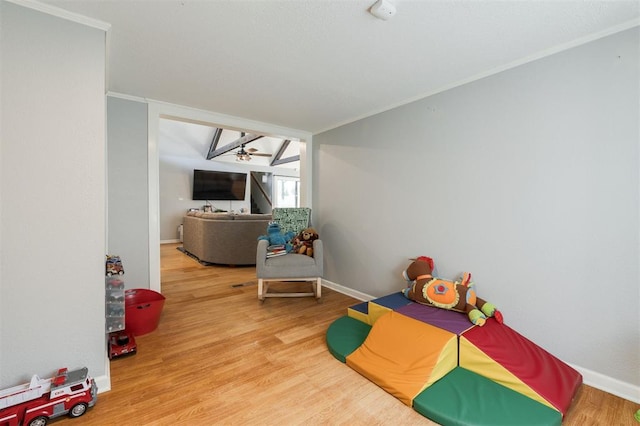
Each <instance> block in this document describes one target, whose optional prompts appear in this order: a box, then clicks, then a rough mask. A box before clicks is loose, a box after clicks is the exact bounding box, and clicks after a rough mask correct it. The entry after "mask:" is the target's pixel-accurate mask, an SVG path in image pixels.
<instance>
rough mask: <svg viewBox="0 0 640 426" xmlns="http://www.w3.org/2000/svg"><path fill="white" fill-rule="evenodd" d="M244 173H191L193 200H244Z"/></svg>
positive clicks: (204, 171)
mask: <svg viewBox="0 0 640 426" xmlns="http://www.w3.org/2000/svg"><path fill="white" fill-rule="evenodd" d="M246 186H247V174H246V173H233V172H217V171H212V170H194V171H193V196H192V199H194V200H244V193H245V188H246Z"/></svg>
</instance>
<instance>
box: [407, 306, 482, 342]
mask: <svg viewBox="0 0 640 426" xmlns="http://www.w3.org/2000/svg"><path fill="white" fill-rule="evenodd" d="M396 311H397V312H398V313H401V314H402V315H405V316H408V317H410V318H413V319H416V320H418V321H422V322H426V323H427V324H431V325H433V326H435V327H438V328H441V329H443V330H447V331H450V332H452V333H455V334H457V335H458V336H459V335H460V334H461V333H463V332H465V331H466V330H468V329H470V328H471V327H473V326H474V325H473V324H472V323H471V321H469V317H467V315H465V314H463V313H460V312H455V311H449V310H447V309H440V308H434V307H433V306H427V305H421V304H420V303H412V304H410V305H406V306H402V307H400V308H398V309H396Z"/></svg>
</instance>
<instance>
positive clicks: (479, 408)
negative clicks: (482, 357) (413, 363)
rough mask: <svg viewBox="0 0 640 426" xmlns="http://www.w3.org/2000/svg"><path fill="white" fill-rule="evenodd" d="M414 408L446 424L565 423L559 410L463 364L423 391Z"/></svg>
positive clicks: (514, 425)
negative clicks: (470, 369)
mask: <svg viewBox="0 0 640 426" xmlns="http://www.w3.org/2000/svg"><path fill="white" fill-rule="evenodd" d="M413 408H414V410H416V411H417V412H418V413H420V414H422V415H423V416H425V417H428V418H429V419H431V420H433V421H434V422H437V423H440V424H442V425H445V426H450V425H456V426H457V425H482V426H499V425H505V426H507V425H508V426H516V425H527V426H537V425H540V426H542V425H545V426H546V425H554V426H555V425H557V426H560V424H561V423H562V414H561V413H560V412H559V411H556V410H554V409H552V408H550V407H548V406H546V405H544V404H541V403H539V402H538V401H535V400H533V399H531V398H529V397H526V396H524V395H522V394H519V393H518V392H515V391H513V390H511V389H509V388H507V387H504V386H502V385H499V384H498V383H496V382H494V381H491V380H489V379H487V378H486V377H482V376H480V375H478V374H476V373H474V372H472V371H469V370H466V369H464V368H461V367H457V368H455V369H453V370H452V371H451V372H450V373H449V374H447V375H446V376H444V377H443V378H442V379H440V380H439V381H437V382H436V383H434V384H433V385H431V386H430V387H428V388H427V389H425V390H424V391H422V392H421V393H420V394H419V395H418V396H417V397H416V398H414V400H413Z"/></svg>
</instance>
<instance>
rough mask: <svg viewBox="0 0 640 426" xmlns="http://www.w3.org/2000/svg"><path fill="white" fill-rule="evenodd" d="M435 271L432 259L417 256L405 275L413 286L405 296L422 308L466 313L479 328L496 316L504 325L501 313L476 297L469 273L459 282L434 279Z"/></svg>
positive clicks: (410, 286) (405, 292) (410, 285)
mask: <svg viewBox="0 0 640 426" xmlns="http://www.w3.org/2000/svg"><path fill="white" fill-rule="evenodd" d="M433 269H434V263H433V259H431V258H430V257H426V256H420V257H418V258H417V259H416V260H415V261H414V262H413V263H412V264H411V265H409V267H408V268H407V269H406V270H405V271H404V272H403V276H404V278H405V279H406V280H407V281H408V282H409V283H410V284H409V287H407V288H406V289H404V291H403V294H404V295H405V297H407V298H408V299H411V300H413V301H414V302H418V303H422V304H423V305H429V306H435V307H437V308H442V309H449V310H452V311H457V312H463V313H466V314H467V315H468V317H469V320H470V321H471V322H472V323H473V324H475V325H478V326H483V325H484V323H485V322H486V320H487V317H494V318H495V319H496V320H497V321H498V322H499V323H500V324H502V313H501V312H500V311H498V310H497V309H496V307H495V306H494V305H493V304H491V303H489V302H487V301H486V300H483V299H481V298H479V297H478V296H476V290H475V285H474V284H473V282H472V281H471V274H470V273H468V272H465V273H464V274H462V276H461V277H460V278H459V279H458V280H456V281H448V280H444V279H442V278H435V277H433V276H432V275H431V273H432V271H433Z"/></svg>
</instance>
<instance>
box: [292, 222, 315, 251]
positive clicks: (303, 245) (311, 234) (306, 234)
mask: <svg viewBox="0 0 640 426" xmlns="http://www.w3.org/2000/svg"><path fill="white" fill-rule="evenodd" d="M318 238H319V237H318V233H317V232H316V230H315V229H313V228H305V229H303V230H302V231H300V233H299V234H298V235H297V236H296V237H295V238H294V239H293V252H294V253H298V254H306V255H307V256H311V257H313V242H314V241H315V240H317V239H318Z"/></svg>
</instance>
